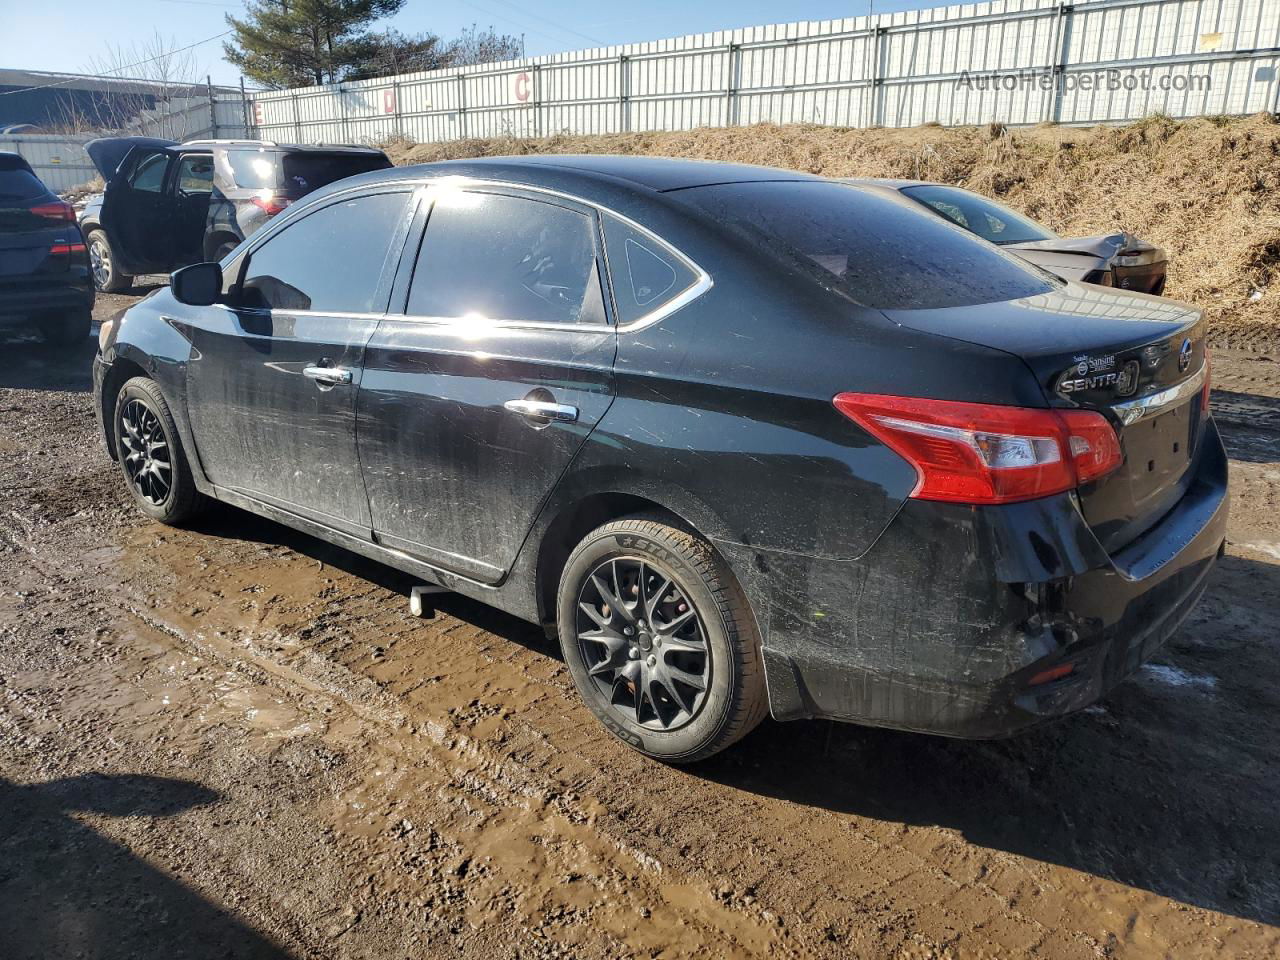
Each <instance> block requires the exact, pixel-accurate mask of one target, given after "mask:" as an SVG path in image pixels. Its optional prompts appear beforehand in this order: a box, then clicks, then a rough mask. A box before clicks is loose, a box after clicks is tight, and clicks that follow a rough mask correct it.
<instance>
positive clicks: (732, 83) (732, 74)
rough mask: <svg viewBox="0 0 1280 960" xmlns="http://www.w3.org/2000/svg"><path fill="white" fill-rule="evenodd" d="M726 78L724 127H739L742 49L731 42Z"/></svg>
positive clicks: (726, 56) (727, 51)
mask: <svg viewBox="0 0 1280 960" xmlns="http://www.w3.org/2000/svg"><path fill="white" fill-rule="evenodd" d="M724 62H725V67H724V69H725V78H724V125H725V126H726V127H736V126H737V125H738V116H737V114H738V109H737V107H738V83H737V77H738V71H739V70H740V69H741V68H742V47H741V45H740V44H736V43H732V42H730V44H729V46H728V47H727V48H726V50H725V58H724Z"/></svg>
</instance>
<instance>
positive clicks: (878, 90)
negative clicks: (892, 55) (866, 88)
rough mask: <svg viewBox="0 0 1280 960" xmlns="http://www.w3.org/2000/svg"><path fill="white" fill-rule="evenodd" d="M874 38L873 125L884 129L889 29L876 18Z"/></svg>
mask: <svg viewBox="0 0 1280 960" xmlns="http://www.w3.org/2000/svg"><path fill="white" fill-rule="evenodd" d="M874 36H875V44H876V61H875V73H874V74H873V75H872V77H871V125H872V126H875V127H883V126H884V109H885V86H884V79H885V77H884V75H885V71H886V70H888V67H889V28H888V27H882V26H880V18H879V17H876V26H875V34H874Z"/></svg>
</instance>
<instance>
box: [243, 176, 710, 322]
mask: <svg viewBox="0 0 1280 960" xmlns="http://www.w3.org/2000/svg"><path fill="white" fill-rule="evenodd" d="M392 184H395V185H396V186H400V185H401V184H403V185H404V186H405V187H406V188H408V189H413V190H416V189H425V191H426V196H425V198H424V199H425V200H426V201H427V202H434V197H432V195H431V194H432V188H439V187H444V186H450V187H473V186H478V187H506V188H508V189H512V190H524V191H527V192H530V193H542V194H546V195H547V196H549V197H557V198H559V199H561V200H569V201H571V202H572V203H576V204H579V205H580V206H584V207H588V208H590V209H592V210H595V211H596V212H597V213H601V214H608V215H609V216H611V217H616V218H617V219H618V220H621V221H622V222H623V223H625V224H626V225H627V226H628V227H631V228H632V229H633V230H636V231H638V232H639V233H642V234H644V235H645V236H646V237H649V238H650V239H651V240H653V241H655V242H656V243H659V244H661V245H662V246H663V247H664V248H665V249H667V250H670V251H671V252H672V253H674V254H675V255H676V256H677V257H679V258H680V260H681V261H682V262H683V263H684V264H685V266H687V267H688V268H689V269H690V270H691V271H693V273H694V275H695V277H696V278H697V279H696V280H694V282H693V283H692V284H691V285H690V286H688V287H686V288H685V290H684V291H683V292H682V293H680V294H677V295H676V296H675V297H672V298H671V299H670V300H668V301H667V302H666V303H664V304H662V305H661V306H660V307H657V308H655V309H653V310H651V311H650V312H649V313H646V314H644V315H643V316H640V317H638V318H637V319H635V320H632V321H631V322H630V323H624V324H617V325H614V324H598V323H593V324H587V323H545V322H533V321H524V320H492V321H490V323H491V324H493V325H500V326H503V327H526V328H530V329H547V330H615V331H617V332H618V333H635V332H636V331H639V330H643V329H645V328H646V327H651V326H653V325H654V324H655V323H658V322H659V321H661V320H664V319H666V318H667V317H669V316H670V315H671V314H673V313H675V312H676V311H677V310H680V309H682V308H684V307H687V306H688V305H689V304H691V303H693V301H695V300H697V299H698V298H699V297H701V296H702V295H703V294H704V293H706V292H707V291H708V290H710V289H711V288H712V287H713V286H715V281H714V280H712V279H711V275H710V274H709V273H707V271H705V270H703V269H702V267H700V266H699V265H698V264H697V263H696V262H695V261H694V260H692V259H690V258H689V256H688V255H687V254H685V252H684V251H683V250H680V249H679V248H678V247H676V246H675V245H674V244H672V243H671V242H669V241H667V240H664V239H663V238H662V237H660V236H658V235H657V234H656V233H654V232H653V231H652V230H650V229H649V228H648V227H646V226H644V225H643V224H640V223H636V221H634V220H632V219H631V218H630V217H628V216H627V215H626V214H623V213H619V212H618V211H617V210H614V209H613V208H612V207H606V206H604V205H603V204H600V203H596V202H595V201H593V200H588V199H586V198H585V197H580V196H577V195H575V194H572V193H566V192H565V191H563V190H553V189H551V188H550V187H540V186H534V185H532V184H526V183H520V182H518V181H515V180H489V179H486V178H484V177H468V176H463V175H461V174H447V175H446V176H443V177H424V178H422V179H415V180H403V181H401V180H397V181H382V182H380V183H377V184H365V185H362V186H358V187H347V188H345V189H342V190H339V191H337V192H335V193H331V194H328V195H327V196H326V197H324V200H325V202H326V205H328V201H331V200H336V199H338V198H340V197H341V196H343V195H344V194H347V193H362V192H378V191H379V190H381V191H385V190H386V189H387V188H388V187H390V186H391V185H392ZM277 232H279V231H277V230H273V231H271V233H272V234H275V233H277ZM267 239H269V237H263V238H261V239H260V240H256V241H255V243H254V245H253V247H250V249H249V251H248V253H249V256H252V255H253V250H254V249H256V247H257V246H258V245H259V244H261V243H265V242H266V240H267ZM606 256H607V254H606ZM606 266H607V264H606ZM609 279H610V282H612V279H613V271H612V270H610V271H609ZM387 319H389V320H391V319H396V320H400V319H403V320H414V321H422V322H424V323H438V324H443V323H456V322H457V321H458V320H460V319H461V317H424V316H419V315H417V314H412V313H403V314H401V313H388V314H387Z"/></svg>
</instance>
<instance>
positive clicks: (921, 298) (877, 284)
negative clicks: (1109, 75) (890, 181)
mask: <svg viewBox="0 0 1280 960" xmlns="http://www.w3.org/2000/svg"><path fill="white" fill-rule="evenodd" d="M681 194H682V196H683V197H684V198H685V199H686V200H688V201H690V202H692V203H693V204H694V205H696V206H698V207H700V208H701V209H702V210H704V211H705V212H706V213H708V214H710V215H711V216H712V217H714V218H715V219H716V220H717V221H718V222H720V223H721V224H723V225H725V226H726V227H728V228H729V229H730V230H733V231H735V232H736V233H738V234H739V235H741V236H744V237H745V238H746V239H748V240H749V241H751V242H752V243H754V244H755V245H757V246H759V247H761V248H763V249H765V250H767V251H768V252H770V253H772V254H773V255H775V256H777V257H779V258H780V259H782V260H784V261H786V262H788V263H789V264H791V265H792V266H794V267H797V268H799V269H800V270H802V271H804V272H806V273H807V274H808V275H809V276H811V277H813V278H814V279H815V280H817V281H818V282H819V283H821V284H823V285H824V286H826V287H829V288H830V289H832V290H834V291H835V292H837V293H840V294H843V295H844V296H846V297H848V298H849V299H851V300H853V301H854V302H856V303H860V304H862V305H863V306H867V307H875V308H878V309H884V310H891V309H892V310H911V309H926V308H932V307H958V306H967V305H969V304H975V303H994V302H996V301H1000V300H1014V299H1017V298H1019V297H1029V296H1035V295H1037V294H1041V293H1046V292H1047V291H1049V290H1051V289H1053V282H1052V281H1051V280H1050V278H1049V276H1048V275H1047V274H1045V273H1044V272H1042V271H1041V270H1039V269H1037V268H1036V267H1033V266H1031V265H1030V264H1028V263H1026V262H1025V261H1023V260H1020V259H1018V258H1017V257H1014V256H1013V255H1011V254H1007V253H1004V252H1003V251H1001V250H999V249H997V248H996V247H993V246H992V245H990V244H988V243H984V242H983V241H981V240H979V239H978V238H977V237H975V236H974V235H973V234H971V233H969V232H967V231H965V230H962V229H961V228H959V227H957V226H955V225H954V224H951V223H948V222H947V221H946V220H944V219H942V218H940V217H937V216H934V215H933V214H931V213H929V212H928V211H926V210H922V209H920V208H919V207H918V206H917V205H916V204H914V203H912V202H910V201H907V200H900V199H897V198H895V197H889V196H884V195H882V194H880V193H878V192H873V191H870V190H865V189H861V188H859V187H855V186H850V185H848V184H842V183H834V182H831V181H822V180H786V181H771V182H758V183H726V184H720V185H717V186H710V187H694V188H691V189H687V190H684V191H681Z"/></svg>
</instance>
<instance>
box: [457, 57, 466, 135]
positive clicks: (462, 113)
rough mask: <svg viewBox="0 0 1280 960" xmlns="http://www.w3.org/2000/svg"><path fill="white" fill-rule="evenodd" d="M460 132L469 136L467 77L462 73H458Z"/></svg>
mask: <svg viewBox="0 0 1280 960" xmlns="http://www.w3.org/2000/svg"><path fill="white" fill-rule="evenodd" d="M458 132H459V133H460V134H461V135H462V137H463V139H465V138H466V137H467V78H466V74H462V73H460V74H458Z"/></svg>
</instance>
